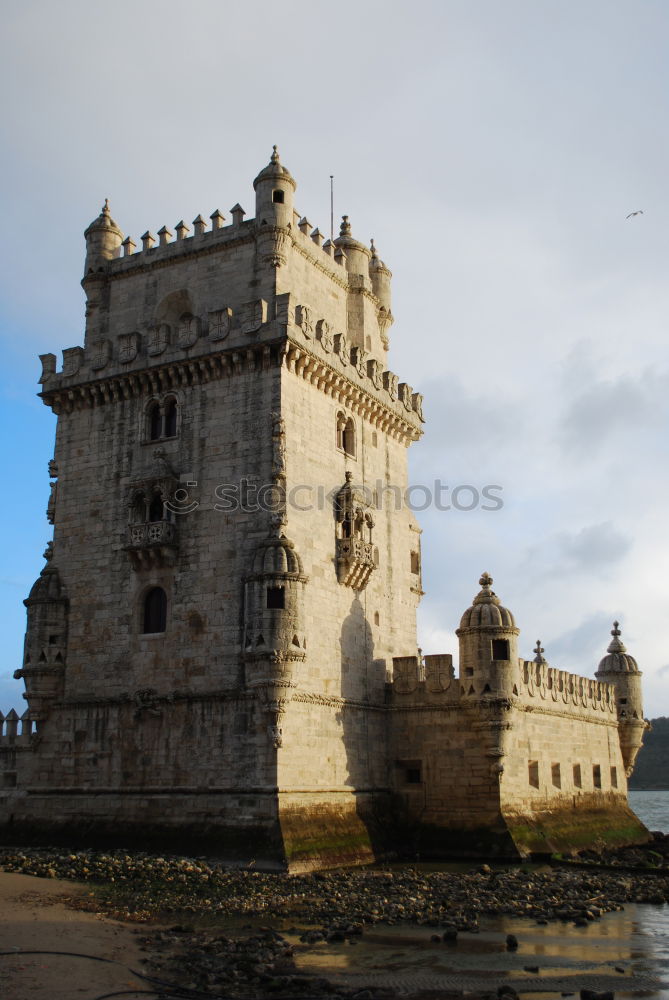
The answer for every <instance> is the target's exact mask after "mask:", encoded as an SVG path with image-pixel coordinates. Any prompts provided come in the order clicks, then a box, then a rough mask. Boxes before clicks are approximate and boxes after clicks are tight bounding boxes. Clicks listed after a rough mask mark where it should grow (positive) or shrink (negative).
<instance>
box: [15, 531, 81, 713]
mask: <svg viewBox="0 0 669 1000" xmlns="http://www.w3.org/2000/svg"><path fill="white" fill-rule="evenodd" d="M47 552H48V555H47V553H45V558H46V559H47V564H46V566H45V567H44V569H43V570H42V572H41V573H40V576H39V578H38V579H37V581H36V583H35V584H34V585H33V587H32V589H31V591H30V595H29V596H28V597H27V598H26V600H25V601H24V604H25V606H26V608H27V610H28V628H27V631H26V642H25V651H24V656H23V666H22V667H21V669H20V670H16V671H15V672H14V677H15V678H16V679H17V680H23V681H24V683H25V686H26V695H25V696H26V700H27V702H28V714H29V718H30V719H31V720H33V721H37V722H39V721H41V720H43V719H46V718H47V716H48V715H49V713H50V711H51V706H52V704H53V703H54V702H55V701H58V700H59V699H60V698H62V696H63V691H64V683H65V659H66V655H67V629H68V610H69V600H68V597H67V591H66V590H65V587H64V586H63V583H62V581H61V579H60V575H59V573H58V569H57V568H56V566H55V565H54V564H53V560H52V555H53V549H52V548H51V549H49V547H48V546H47Z"/></svg>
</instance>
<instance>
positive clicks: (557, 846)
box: [504, 796, 651, 857]
mask: <svg viewBox="0 0 669 1000" xmlns="http://www.w3.org/2000/svg"><path fill="white" fill-rule="evenodd" d="M504 821H505V824H506V827H507V829H508V831H509V834H510V836H511V839H512V840H513V843H514V845H515V847H516V849H517V851H518V854H519V855H520V856H521V857H527V856H528V855H531V854H534V855H537V854H578V852H579V851H584V850H597V851H600V850H606V849H607V848H616V847H628V846H631V845H634V844H646V843H648V841H649V840H650V839H651V835H650V833H649V832H648V830H647V829H646V827H645V826H644V825H643V823H642V822H641V820H640V819H639V818H638V816H636V815H635V814H634V813H633V812H632V810H631V809H630V807H629V806H628V805H627V802H626V801H625V800H624V799H619V800H618V801H611V802H609V803H602V802H601V799H600V798H599V797H597V796H592V801H591V802H587V801H581V802H579V804H578V807H573V808H567V807H564V806H562V807H557V808H549V809H545V810H541V811H536V812H532V813H528V812H523V811H521V810H518V811H513V810H505V812H504Z"/></svg>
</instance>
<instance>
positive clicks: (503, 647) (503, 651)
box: [492, 639, 509, 660]
mask: <svg viewBox="0 0 669 1000" xmlns="http://www.w3.org/2000/svg"><path fill="white" fill-rule="evenodd" d="M492 658H493V660H508V659H509V640H508V639H493V640H492Z"/></svg>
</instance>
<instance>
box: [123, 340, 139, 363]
mask: <svg viewBox="0 0 669 1000" xmlns="http://www.w3.org/2000/svg"><path fill="white" fill-rule="evenodd" d="M139 345H140V335H139V334H138V333H136V332H135V333H122V334H121V336H120V337H119V338H118V359H119V361H120V362H121V364H122V365H127V364H129V363H130V362H131V361H134V360H135V358H136V357H137V355H138V354H139Z"/></svg>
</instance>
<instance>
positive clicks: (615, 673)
mask: <svg viewBox="0 0 669 1000" xmlns="http://www.w3.org/2000/svg"><path fill="white" fill-rule="evenodd" d="M611 635H612V636H613V638H612V639H611V642H610V643H609V645H608V648H607V650H606V656H604V657H603V658H602V659H601V660H600V663H599V667H598V668H597V673H596V674H595V677H596V678H597V680H599V681H604V682H605V683H607V684H612V685H613V687H614V689H615V699H616V708H617V710H618V725H619V733H620V749H621V751H622V755H623V763H624V765H625V772H626V774H627V776H628V777H629V775H630V774H631V773H632V771H633V769H634V761H635V760H636V756H637V754H638V752H639V750H640V748H641V743H642V742H643V734H644V730H645V729H646V726H647V723H646V722H645V721H644V718H643V705H642V698H641V671H640V670H639V667H638V665H637V662H636V660H635V659H634V657H633V656H631V655H630V654H629V653H628V652H627V648H626V646H625V644H624V643H623V641H622V639H621V638H620V628H619V623H618V622H614V623H613V628H612V630H611Z"/></svg>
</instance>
